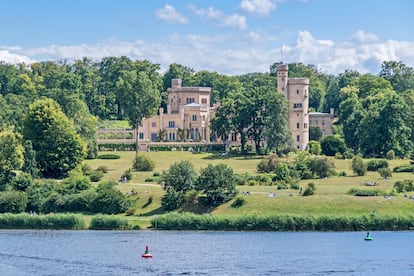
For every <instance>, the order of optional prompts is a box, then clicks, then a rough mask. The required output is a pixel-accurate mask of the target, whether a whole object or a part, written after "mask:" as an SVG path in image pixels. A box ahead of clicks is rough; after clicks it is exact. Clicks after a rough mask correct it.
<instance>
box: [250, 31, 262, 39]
mask: <svg viewBox="0 0 414 276" xmlns="http://www.w3.org/2000/svg"><path fill="white" fill-rule="evenodd" d="M248 37H249V38H250V39H251V40H253V41H259V40H260V35H259V34H258V33H257V32H250V33H249V34H248Z"/></svg>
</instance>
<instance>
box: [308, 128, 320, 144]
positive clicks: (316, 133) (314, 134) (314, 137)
mask: <svg viewBox="0 0 414 276" xmlns="http://www.w3.org/2000/svg"><path fill="white" fill-rule="evenodd" d="M321 138H322V130H321V128H320V127H318V126H311V127H309V140H310V141H320V140H321Z"/></svg>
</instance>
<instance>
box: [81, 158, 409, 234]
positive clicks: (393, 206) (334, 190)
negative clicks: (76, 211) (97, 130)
mask: <svg viewBox="0 0 414 276" xmlns="http://www.w3.org/2000/svg"><path fill="white" fill-rule="evenodd" d="M117 154H119V155H120V156H121V159H117V160H99V159H96V160H87V161H86V162H87V163H88V164H89V165H90V166H91V167H92V168H93V169H95V168H97V167H98V166H101V165H104V166H107V167H108V168H109V172H108V173H107V174H105V179H113V180H118V179H119V178H120V176H121V175H122V173H123V172H124V171H125V170H127V169H128V168H130V167H131V165H132V160H133V158H134V155H135V152H117ZM142 154H146V155H149V156H150V158H151V159H153V160H154V161H155V164H156V167H155V170H154V171H157V172H162V171H163V170H167V169H168V168H169V166H170V164H172V163H174V162H179V161H182V160H189V161H191V162H192V163H193V165H194V167H195V169H196V171H197V172H198V171H199V170H200V168H204V167H206V166H207V165H208V164H218V163H225V164H227V165H229V166H231V167H232V168H233V170H234V171H235V172H236V173H244V172H247V173H256V166H257V164H258V163H259V162H260V160H261V157H246V158H244V157H234V158H225V159H223V158H221V157H219V156H217V155H212V154H209V153H200V154H191V153H189V152H150V153H147V152H145V153H142ZM334 163H335V166H336V170H337V171H345V172H346V175H347V176H345V177H332V178H328V179H314V180H304V181H301V182H300V185H301V186H302V187H303V188H305V187H306V185H307V183H309V182H314V183H315V184H316V188H317V190H316V193H315V195H313V196H309V197H302V196H298V192H297V191H296V190H276V187H274V186H240V187H238V189H239V190H240V191H241V192H242V191H244V192H247V191H249V192H250V193H251V195H245V196H244V198H245V200H246V204H244V205H243V206H242V207H239V208H232V207H231V206H230V205H231V201H230V202H228V203H226V204H223V205H222V206H219V207H218V208H215V209H208V210H206V209H203V208H202V207H200V206H197V205H196V206H190V207H189V206H186V207H185V210H191V211H195V212H197V213H203V212H211V213H213V214H217V215H224V214H226V215H242V214H277V213H287V214H310V215H321V214H349V215H355V214H361V215H363V214H364V215H367V214H370V213H371V212H372V211H373V210H375V211H376V212H377V214H401V215H407V214H414V201H413V200H409V199H407V198H405V197H404V196H403V195H402V194H399V195H397V196H394V197H392V198H391V199H385V198H384V197H380V196H378V197H356V196H351V195H347V192H348V190H349V189H350V188H360V189H381V190H384V191H391V189H392V186H393V185H394V183H395V182H396V181H397V180H403V179H412V178H413V177H414V176H413V174H411V173H399V174H393V176H392V178H391V179H389V180H382V179H381V178H380V176H379V174H378V173H377V172H368V173H367V175H365V176H362V177H358V176H353V174H352V171H351V169H350V166H351V160H334ZM406 163H407V161H406V160H393V161H390V167H391V169H392V168H393V167H395V166H397V165H400V164H406ZM152 174H153V172H134V173H133V178H132V181H131V182H130V183H127V184H120V185H119V186H118V187H119V188H120V190H121V191H122V192H125V193H126V192H128V191H131V190H134V191H136V192H138V196H139V199H138V201H137V211H136V213H135V215H134V216H131V217H129V219H130V220H132V221H135V223H138V224H140V225H141V226H143V227H146V226H147V225H149V222H148V219H149V218H152V215H155V214H160V213H162V209H161V205H160V198H161V197H162V195H163V190H162V189H161V187H160V186H159V185H158V184H156V183H145V181H144V180H145V179H146V178H147V177H149V176H152ZM366 181H376V182H377V183H379V185H378V186H377V187H366V186H364V185H362V183H364V182H366ZM269 192H276V194H277V196H276V198H269V197H268V196H267V195H268V193H269ZM290 194H292V196H291V195H290ZM149 197H153V201H152V203H151V204H149V205H148V206H145V205H146V203H147V201H148V198H149ZM143 206H145V208H143ZM140 214H142V217H140V216H139V215H140Z"/></svg>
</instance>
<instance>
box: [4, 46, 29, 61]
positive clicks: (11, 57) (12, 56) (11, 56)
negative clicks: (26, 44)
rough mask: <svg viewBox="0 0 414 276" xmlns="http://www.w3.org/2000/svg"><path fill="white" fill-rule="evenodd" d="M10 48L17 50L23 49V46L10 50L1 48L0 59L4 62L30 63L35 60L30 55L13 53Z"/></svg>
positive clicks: (13, 49)
mask: <svg viewBox="0 0 414 276" xmlns="http://www.w3.org/2000/svg"><path fill="white" fill-rule="evenodd" d="M10 50H11V51H16V50H21V48H20V47H16V48H10V49H9V50H6V49H5V50H0V61H2V62H4V63H10V64H17V63H26V64H29V63H32V62H34V60H33V59H31V58H29V57H28V56H25V55H19V54H16V53H11V52H10Z"/></svg>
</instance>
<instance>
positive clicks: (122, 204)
mask: <svg viewBox="0 0 414 276" xmlns="http://www.w3.org/2000/svg"><path fill="white" fill-rule="evenodd" d="M114 186H115V184H114V183H112V182H105V183H101V184H100V185H99V186H98V188H97V195H96V197H95V198H94V201H93V202H91V209H92V210H93V211H94V212H96V213H98V212H99V213H104V214H119V213H122V212H125V211H126V210H127V209H128V208H129V207H130V204H131V203H130V201H129V200H128V199H127V198H126V197H125V195H124V194H123V193H121V192H120V191H119V190H117V189H115V188H114Z"/></svg>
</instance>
